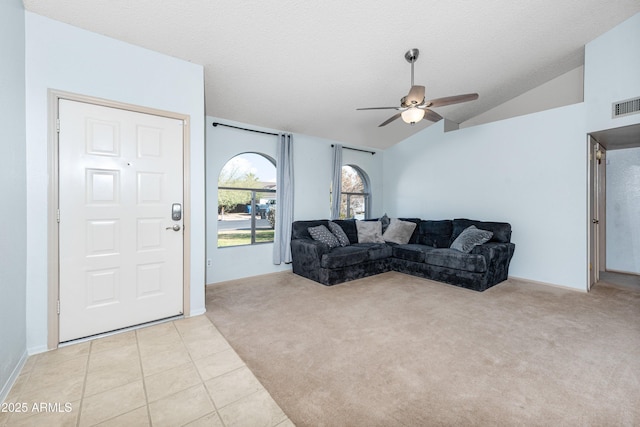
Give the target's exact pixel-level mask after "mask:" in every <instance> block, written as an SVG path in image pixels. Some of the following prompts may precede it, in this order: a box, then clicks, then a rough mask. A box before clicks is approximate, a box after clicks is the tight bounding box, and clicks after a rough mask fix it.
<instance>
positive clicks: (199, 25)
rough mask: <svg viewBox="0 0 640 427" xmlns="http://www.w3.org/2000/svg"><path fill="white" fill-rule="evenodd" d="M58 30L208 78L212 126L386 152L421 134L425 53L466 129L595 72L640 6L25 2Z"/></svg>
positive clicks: (631, 1) (428, 70)
mask: <svg viewBox="0 0 640 427" xmlns="http://www.w3.org/2000/svg"><path fill="white" fill-rule="evenodd" d="M24 5H25V8H26V9H27V10H29V11H31V12H34V13H38V14H40V15H44V16H47V17H50V18H53V19H55V20H58V21H62V22H66V23H69V24H71V25H74V26H77V27H80V28H84V29H87V30H90V31H93V32H96V33H100V34H104V35H107V36H110V37H113V38H116V39H119V40H123V41H125V42H128V43H132V44H135V45H139V46H143V47H145V48H148V49H151V50H154V51H157V52H162V53H165V54H168V55H171V56H174V57H177V58H181V59H184V60H187V61H191V62H194V63H198V64H202V65H204V70H205V87H206V95H205V99H206V114H207V115H210V116H216V117H220V118H222V119H229V120H235V121H239V122H244V123H250V124H254V125H258V126H264V127H268V128H273V129H278V130H283V131H290V132H296V133H302V134H307V135H313V136H318V137H323V138H329V139H334V140H338V141H342V142H345V143H347V144H354V145H363V146H369V147H376V148H385V147H388V146H391V145H393V144H395V143H397V142H399V141H401V140H402V139H404V138H406V137H408V136H410V135H412V134H413V133H415V132H417V131H418V130H420V129H423V128H424V127H425V126H427V125H428V124H429V122H427V121H424V120H423V121H422V122H420V123H418V124H416V125H415V126H410V125H407V124H405V123H404V122H402V121H401V120H396V121H395V122H393V123H391V124H389V125H387V126H386V127H384V128H378V127H377V125H378V124H380V123H381V122H382V121H384V120H385V119H386V118H387V117H389V116H391V115H392V114H393V113H395V111H394V110H387V111H356V110H355V109H356V108H357V107H376V106H395V105H398V104H399V102H400V98H401V97H402V96H404V95H406V94H407V92H408V91H409V87H410V77H411V76H410V70H411V68H410V65H409V63H407V62H406V61H405V59H404V53H405V52H406V51H407V50H408V49H410V48H418V49H420V57H419V59H418V61H417V62H416V65H415V83H416V84H421V85H424V86H426V88H427V94H426V96H427V98H428V99H432V98H439V97H442V96H449V95H457V94H461V93H468V92H478V93H479V94H480V99H478V100H477V101H472V102H469V103H465V104H458V105H452V106H447V107H440V108H437V109H435V110H436V111H437V112H438V113H440V114H441V115H443V116H444V117H446V118H447V119H450V120H452V121H454V122H458V123H461V122H464V121H465V120H468V119H470V118H471V117H474V116H476V115H478V114H480V113H482V112H485V111H487V110H489V109H491V108H493V107H495V106H497V105H499V104H501V103H502V102H504V101H507V100H509V99H511V98H513V97H515V96H517V95H519V94H521V93H523V92H525V91H527V90H529V89H532V88H534V87H536V86H538V85H539V84H541V83H544V82H546V81H548V80H550V79H552V78H554V77H557V76H559V75H560V74H563V73H564V72H567V71H569V70H571V69H573V68H575V67H577V66H579V65H582V63H583V61H584V45H585V44H586V43H588V42H589V41H591V40H593V39H594V38H596V37H597V36H599V35H600V34H602V33H604V32H606V31H607V30H609V29H611V28H613V27H614V26H616V25H617V24H619V23H620V22H622V21H623V20H625V19H626V18H628V17H630V16H632V15H634V14H635V13H638V12H640V1H639V0H609V1H602V0H536V1H513V0H485V1H482V2H477V1H470V0H449V1H436V0H405V1H402V2H390V1H378V0H366V1H365V0H350V1H344V0H323V1H300V0H242V1H238V0H224V1H222V0H160V1H159V0H135V1H134V0H24Z"/></svg>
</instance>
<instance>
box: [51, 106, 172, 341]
mask: <svg viewBox="0 0 640 427" xmlns="http://www.w3.org/2000/svg"><path fill="white" fill-rule="evenodd" d="M182 126H183V122H182V120H177V119H172V118H167V117H160V116H156V115H151V114H143V113H138V112H132V111H127V110H120V109H117V108H111V107H105V106H99V105H94V104H89V103H83V102H77V101H70V100H64V99H61V100H60V101H59V129H60V130H59V236H60V237H59V275H60V278H59V286H60V289H59V316H60V317H59V325H60V326H59V328H60V330H59V340H60V342H65V341H69V340H73V339H77V338H82V337H87V336H91V335H95V334H99V333H103V332H107V331H112V330H116V329H120V328H124V327H128V326H133V325H138V324H141V323H146V322H149V321H153V320H158V319H162V318H166V317H171V316H175V315H179V314H181V313H182V312H183V265H182V264H183V231H182V227H183V223H182V215H181V214H182V212H181V210H182V206H183V194H182V193H183V159H182V156H183V127H182Z"/></svg>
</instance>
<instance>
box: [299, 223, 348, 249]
mask: <svg viewBox="0 0 640 427" xmlns="http://www.w3.org/2000/svg"><path fill="white" fill-rule="evenodd" d="M307 231H308V232H309V234H310V235H311V238H313V240H317V241H318V242H322V243H325V244H327V245H329V247H330V248H337V247H338V246H340V243H339V242H338V239H337V238H336V236H334V235H333V233H331V232H330V231H329V229H328V228H327V227H325V226H324V225H319V226H317V227H309V228H308V229H307Z"/></svg>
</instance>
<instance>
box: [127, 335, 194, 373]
mask: <svg viewBox="0 0 640 427" xmlns="http://www.w3.org/2000/svg"><path fill="white" fill-rule="evenodd" d="M140 359H141V360H142V370H143V374H144V376H145V377H147V376H150V375H154V374H157V373H159V372H162V371H166V370H167V369H172V368H176V367H178V366H180V365H184V364H185V363H189V362H190V361H191V358H190V357H189V352H188V351H187V349H186V348H185V347H184V346H183V345H182V343H180V345H178V346H176V347H172V348H166V349H164V350H160V351H158V352H156V353H149V354H146V355H140Z"/></svg>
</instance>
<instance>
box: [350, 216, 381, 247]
mask: <svg viewBox="0 0 640 427" xmlns="http://www.w3.org/2000/svg"><path fill="white" fill-rule="evenodd" d="M356 229H357V230H358V243H384V239H383V238H382V223H381V222H380V221H356Z"/></svg>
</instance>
